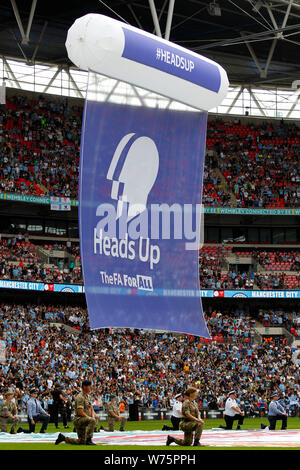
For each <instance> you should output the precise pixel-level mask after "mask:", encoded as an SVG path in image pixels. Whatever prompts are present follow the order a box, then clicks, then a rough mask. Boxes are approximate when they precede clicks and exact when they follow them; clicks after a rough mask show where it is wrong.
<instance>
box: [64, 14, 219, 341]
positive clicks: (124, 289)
mask: <svg viewBox="0 0 300 470" xmlns="http://www.w3.org/2000/svg"><path fill="white" fill-rule="evenodd" d="M66 48H67V51H68V56H69V58H70V60H71V61H72V62H73V63H74V64H75V65H76V66H77V67H79V68H80V69H83V70H87V71H89V77H91V76H92V74H94V78H95V77H96V78H95V84H96V86H94V85H93V86H92V87H91V88H92V89H89V91H88V94H87V100H86V105H85V114H84V124H83V130H82V141H81V157H80V189H79V222H80V244H81V260H82V268H83V278H84V284H85V294H86V300H87V305H88V311H89V316H90V325H91V328H104V327H117V328H118V327H130V328H143V329H152V330H165V331H172V332H182V333H191V334H195V335H199V336H203V337H209V333H208V330H207V328H206V324H205V321H204V318H203V312H202V306H201V298H200V292H199V264H198V249H199V240H200V239H201V237H200V233H201V226H202V225H203V224H202V225H201V218H200V216H201V212H202V211H201V198H202V179H203V166H204V151H205V138H206V120H207V111H208V110H210V109H213V108H214V107H216V106H218V104H219V103H220V102H221V101H222V99H223V98H224V97H225V96H226V93H227V90H228V78H227V74H226V72H225V70H224V69H223V68H222V67H221V66H220V65H219V64H217V63H216V62H214V61H212V60H210V59H208V58H205V57H203V56H200V55H199V54H196V53H195V52H193V51H189V50H187V49H185V48H183V47H181V46H178V45H177V44H174V43H171V42H169V41H166V40H164V39H163V38H159V37H156V36H154V35H152V34H150V33H147V32H145V31H142V30H140V29H138V28H135V27H132V26H130V25H127V24H125V23H123V22H120V21H117V20H115V19H113V18H109V17H106V16H103V15H98V14H87V15H85V16H83V17H81V18H78V19H77V20H76V21H75V22H74V23H73V25H72V26H71V28H70V29H69V31H68V35H67V39H66ZM99 74H100V75H99ZM97 76H98V77H99V78H98V79H97ZM104 77H110V78H112V79H115V80H117V82H115V87H117V86H118V84H119V82H125V83H126V84H130V85H131V86H132V87H133V88H132V89H134V90H135V93H136V94H137V95H138V94H139V93H138V91H139V90H140V89H143V90H144V91H145V90H149V91H150V92H151V93H152V92H153V93H154V94H156V96H157V97H159V96H164V97H167V98H169V99H171V100H175V101H176V102H179V103H183V104H184V105H188V106H192V107H193V108H194V109H195V111H189V112H179V111H171V110H160V109H150V108H147V107H146V106H138V107H133V106H131V105H129V104H128V105H125V104H112V103H108V102H103V101H104V99H105V98H104V96H103V95H105V93H102V91H101V89H99V87H98V86H97V81H99V83H101V81H102V80H104V81H105V80H106V79H105V78H104ZM91 83H92V82H90V81H89V84H91ZM123 84H124V83H123ZM135 87H139V88H138V90H137V89H136V88H135ZM100 88H101V86H100ZM113 89H114V87H113ZM113 89H111V91H110V93H109V95H108V96H106V99H107V98H108V97H109V96H110V94H112V93H113ZM143 96H145V93H144V92H143ZM124 98H125V99H126V96H124ZM99 101H102V102H99ZM141 101H142V102H143V98H142V99H141ZM130 104H132V103H130ZM196 110H197V111H196Z"/></svg>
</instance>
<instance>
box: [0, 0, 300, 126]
mask: <svg viewBox="0 0 300 470" xmlns="http://www.w3.org/2000/svg"><path fill="white" fill-rule="evenodd" d="M87 13H100V14H105V15H107V16H110V17H112V18H115V19H119V20H121V21H124V22H126V23H128V24H130V25H133V26H136V27H138V28H141V29H143V30H146V31H149V32H152V33H154V34H157V35H159V36H162V37H164V38H166V39H170V40H171V41H172V42H175V43H177V44H180V45H182V46H184V47H186V48H188V49H191V50H193V51H196V52H198V53H200V54H202V55H204V56H206V57H209V58H211V59H213V60H215V61H217V62H218V63H220V64H221V65H222V66H223V67H224V69H225V70H226V72H227V74H228V77H229V81H230V85H231V89H230V93H229V94H230V99H229V101H228V104H226V110H227V111H226V112H231V111H235V113H236V114H245V110H246V111H247V109H249V108H250V115H251V114H253V115H260V116H272V117H280V116H282V117H294V118H299V117H300V109H299V108H300V62H299V51H300V0H208V1H202V0H130V1H126V0H85V1H82V0H64V1H63V2H61V1H57V0H52V1H51V2H45V1H42V0H3V1H2V2H1V4H0V15H1V20H0V22H1V28H0V57H1V58H2V64H1V61H0V67H1V65H2V69H3V78H5V79H6V80H8V81H9V83H8V86H10V85H11V86H13V87H17V88H23V86H22V84H21V82H22V76H23V77H25V76H28V73H29V72H28V70H29V68H30V67H32V68H33V69H34V79H33V81H34V83H35V84H36V86H35V88H34V91H43V92H51V87H52V86H53V85H54V84H55V81H56V82H57V80H59V79H60V81H61V83H62V81H64V80H65V81H66V80H67V81H68V87H69V89H70V88H72V90H73V91H74V92H75V94H73V96H78V97H81V98H82V97H83V96H84V93H83V90H84V87H85V86H86V79H84V78H82V83H81V82H80V79H79V77H78V75H76V73H75V72H74V69H75V68H74V66H73V64H71V63H70V61H69V59H68V57H67V52H66V48H65V41H66V35H67V31H68V29H69V27H70V26H71V25H72V23H73V22H74V21H75V20H76V18H78V17H80V16H83V15H85V14H87ZM12 61H17V62H19V63H22V64H23V66H25V65H26V66H27V69H26V70H27V71H26V72H25V69H24V73H23V75H22V73H21V72H20V73H19V72H17V71H16V70H17V69H14V67H13V64H14V62H12ZM43 64H44V67H46V69H47V70H48V75H47V79H46V75H45V70H46V69H45V70H44V69H43ZM0 70H1V68H0ZM0 73H1V72H0ZM74 73H75V75H74ZM43 74H44V81H43V80H42V81H41V80H40V77H41V76H42V75H43ZM82 77H83V75H82ZM39 80H40V81H41V86H40V87H38V83H39ZM47 80H48V81H47ZM25 81H26V80H25ZM24 83H25V82H24ZM62 87H63V86H62ZM113 87H115V88H116V84H114V83H113V82H111V88H110V87H109V86H108V88H107V93H108V94H109V96H112V94H113V92H114V91H115V90H114V91H113V90H112V88H113ZM259 90H263V93H262V94H261V95H260V96H259ZM268 90H270V91H268ZM52 92H53V91H52ZM125 93H128V90H127V91H126V92H125ZM134 93H135V95H136V96H135V99H143V97H142V96H141V95H140V94H139V93H137V91H136V90H135V91H134ZM62 94H64V92H62ZM237 104H239V106H238V108H237V107H236V106H237ZM247 104H250V106H248V105H247ZM281 105H282V106H281ZM239 109H240V111H239ZM268 110H269V111H270V113H269V111H268ZM274 110H275V111H274ZM223 111H224V112H225V110H223ZM273 111H274V113H273ZM295 113H296V114H295Z"/></svg>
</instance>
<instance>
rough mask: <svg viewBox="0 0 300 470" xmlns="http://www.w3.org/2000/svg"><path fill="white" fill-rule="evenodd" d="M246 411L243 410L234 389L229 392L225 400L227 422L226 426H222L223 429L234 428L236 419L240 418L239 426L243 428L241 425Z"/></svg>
mask: <svg viewBox="0 0 300 470" xmlns="http://www.w3.org/2000/svg"><path fill="white" fill-rule="evenodd" d="M244 417H245V413H244V411H242V410H241V409H240V407H239V405H238V403H237V401H236V393H235V391H234V390H232V391H231V392H229V393H228V398H227V400H226V402H225V412H224V419H225V423H226V427H225V426H222V425H221V426H220V428H223V429H232V426H233V423H234V421H236V420H238V424H237V428H236V429H241V426H242V424H243V422H244Z"/></svg>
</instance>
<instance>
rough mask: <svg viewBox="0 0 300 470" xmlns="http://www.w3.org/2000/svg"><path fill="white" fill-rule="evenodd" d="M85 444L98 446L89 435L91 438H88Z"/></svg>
mask: <svg viewBox="0 0 300 470" xmlns="http://www.w3.org/2000/svg"><path fill="white" fill-rule="evenodd" d="M85 445H87V446H96V445H97V444H96V443H95V442H93V441H92V439H91V437H89V438H88V439H87V440H86V443H85Z"/></svg>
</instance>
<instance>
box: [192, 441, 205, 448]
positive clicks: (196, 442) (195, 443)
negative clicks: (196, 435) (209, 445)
mask: <svg viewBox="0 0 300 470" xmlns="http://www.w3.org/2000/svg"><path fill="white" fill-rule="evenodd" d="M193 446H194V447H203V444H201V442H200V441H199V439H195V440H194V444H193Z"/></svg>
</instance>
